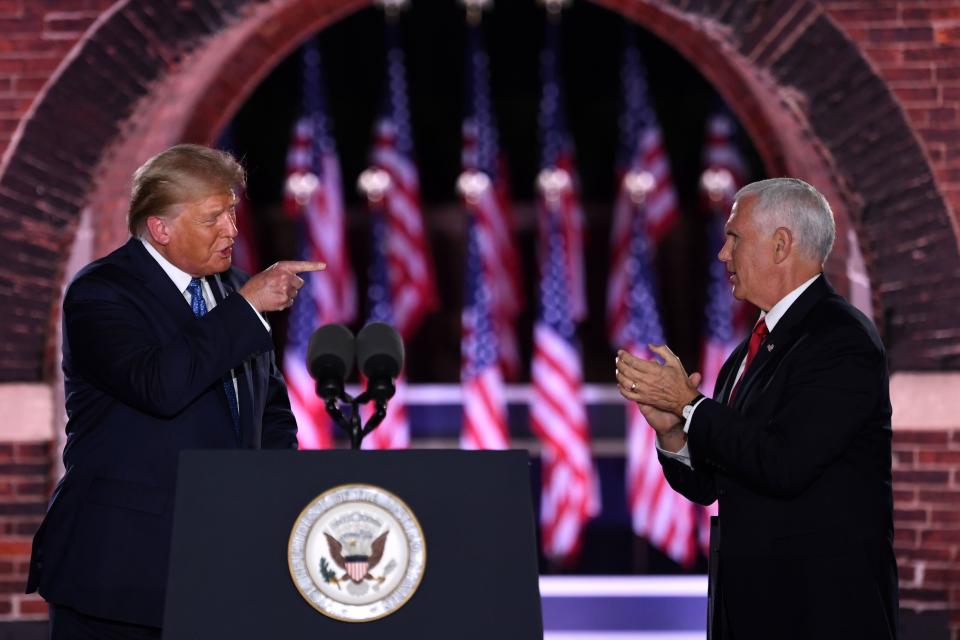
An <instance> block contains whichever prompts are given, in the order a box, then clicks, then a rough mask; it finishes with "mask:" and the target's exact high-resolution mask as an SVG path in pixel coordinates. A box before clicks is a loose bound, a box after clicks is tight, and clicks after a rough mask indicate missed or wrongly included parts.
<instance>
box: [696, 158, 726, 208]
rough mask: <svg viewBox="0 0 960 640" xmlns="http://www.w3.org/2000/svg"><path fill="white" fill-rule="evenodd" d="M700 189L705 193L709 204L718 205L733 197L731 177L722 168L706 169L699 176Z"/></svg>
mask: <svg viewBox="0 0 960 640" xmlns="http://www.w3.org/2000/svg"><path fill="white" fill-rule="evenodd" d="M700 188H701V189H703V190H704V191H705V192H706V194H707V197H708V198H710V201H711V202H713V203H714V204H718V203H720V202H723V201H724V200H727V199H728V198H731V197H733V194H734V180H733V175H732V174H731V173H730V171H729V170H728V169H724V168H723V167H720V168H711V169H706V170H705V171H704V172H703V173H702V174H701V175H700Z"/></svg>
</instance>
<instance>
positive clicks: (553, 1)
mask: <svg viewBox="0 0 960 640" xmlns="http://www.w3.org/2000/svg"><path fill="white" fill-rule="evenodd" d="M571 2H572V0H539V3H540V4H542V5H543V6H544V7H545V8H546V9H547V15H548V16H550V17H552V18H557V17H559V16H560V13H561V12H562V11H563V10H564V9H566V8H567V7H568V6H570V3H571Z"/></svg>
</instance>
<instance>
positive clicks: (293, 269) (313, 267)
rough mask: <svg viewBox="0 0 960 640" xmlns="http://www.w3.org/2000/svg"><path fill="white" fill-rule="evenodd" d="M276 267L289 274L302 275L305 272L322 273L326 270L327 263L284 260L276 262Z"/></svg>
mask: <svg viewBox="0 0 960 640" xmlns="http://www.w3.org/2000/svg"><path fill="white" fill-rule="evenodd" d="M277 266H278V267H279V268H280V269H283V270H284V271H289V272H290V273H304V272H305V271H323V270H325V269H326V268H327V263H326V262H314V261H311V260H285V261H283V262H278V263H277Z"/></svg>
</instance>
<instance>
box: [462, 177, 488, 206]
mask: <svg viewBox="0 0 960 640" xmlns="http://www.w3.org/2000/svg"><path fill="white" fill-rule="evenodd" d="M489 188H490V178H489V177H488V176H487V174H485V173H484V172H483V171H464V172H463V173H461V174H460V177H459V178H457V192H459V193H460V194H461V195H462V196H463V197H464V198H465V199H466V201H467V202H469V203H470V204H476V203H477V202H479V201H480V197H481V196H482V195H483V194H484V192H485V191H486V190H487V189H489Z"/></svg>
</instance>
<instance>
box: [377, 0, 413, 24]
mask: <svg viewBox="0 0 960 640" xmlns="http://www.w3.org/2000/svg"><path fill="white" fill-rule="evenodd" d="M374 4H378V5H380V6H381V7H383V12H384V14H386V16H387V19H388V20H395V19H396V18H397V17H398V16H399V15H400V12H401V11H403V10H405V9H408V8H409V7H410V0H374Z"/></svg>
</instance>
